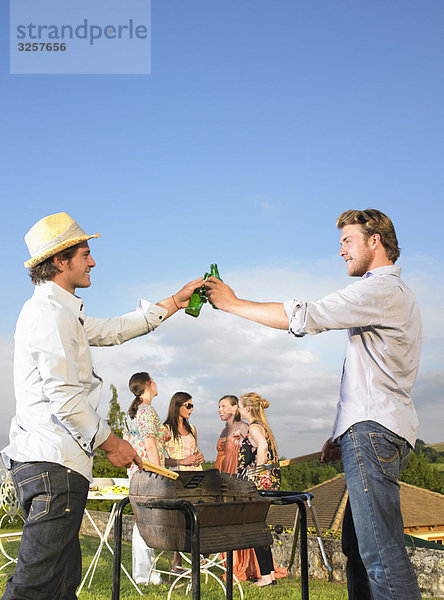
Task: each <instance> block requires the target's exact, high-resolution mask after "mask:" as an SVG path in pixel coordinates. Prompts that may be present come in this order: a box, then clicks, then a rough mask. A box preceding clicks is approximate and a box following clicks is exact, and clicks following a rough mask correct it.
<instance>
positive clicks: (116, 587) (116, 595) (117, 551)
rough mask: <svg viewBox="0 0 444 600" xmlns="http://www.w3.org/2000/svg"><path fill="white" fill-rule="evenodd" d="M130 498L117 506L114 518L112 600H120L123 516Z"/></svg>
mask: <svg viewBox="0 0 444 600" xmlns="http://www.w3.org/2000/svg"><path fill="white" fill-rule="evenodd" d="M128 502H129V498H128V497H127V498H124V499H123V500H121V501H120V502H119V504H118V505H117V510H116V516H115V517H114V556H113V590H112V600H120V567H121V564H122V515H123V509H124V508H125V506H126V505H127V504H128Z"/></svg>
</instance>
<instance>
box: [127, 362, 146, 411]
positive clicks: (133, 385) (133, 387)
mask: <svg viewBox="0 0 444 600" xmlns="http://www.w3.org/2000/svg"><path fill="white" fill-rule="evenodd" d="M150 383H151V377H150V375H149V373H147V372H146V371H141V372H140V373H134V375H131V377H130V380H129V382H128V386H129V389H130V391H131V392H132V393H133V394H134V396H135V398H134V400H133V401H132V402H131V406H130V407H129V409H128V414H129V416H130V417H131V418H132V419H134V417H135V416H136V414H137V410H138V408H139V406H140V405H141V404H142V400H141V399H140V396H141V395H142V394H143V392H144V391H145V389H146V386H147V385H149V384H150Z"/></svg>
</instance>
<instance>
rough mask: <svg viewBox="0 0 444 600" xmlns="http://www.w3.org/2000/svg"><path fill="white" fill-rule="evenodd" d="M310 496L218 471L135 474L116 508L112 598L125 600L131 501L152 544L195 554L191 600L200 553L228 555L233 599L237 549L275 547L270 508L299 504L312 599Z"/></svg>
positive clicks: (195, 598) (196, 591) (195, 599)
mask: <svg viewBox="0 0 444 600" xmlns="http://www.w3.org/2000/svg"><path fill="white" fill-rule="evenodd" d="M311 497H312V494H308V493H300V492H271V491H270V492H264V491H261V492H258V490H257V489H256V487H255V486H254V484H253V483H252V482H250V481H249V480H247V479H243V478H241V477H237V476H235V475H228V474H226V473H220V472H219V471H217V470H216V469H212V470H210V471H181V472H179V475H178V477H177V479H174V480H173V479H171V478H169V477H165V476H164V475H162V474H159V473H154V472H152V471H140V472H137V473H135V474H134V475H133V476H132V478H131V482H130V489H129V498H124V499H123V500H121V502H120V503H119V506H118V507H117V510H116V517H115V527H114V560H113V586H112V600H119V599H120V568H121V545H122V515H123V509H124V507H125V506H126V505H127V504H128V503H129V502H131V505H132V508H133V512H134V514H135V517H136V522H137V527H138V529H139V532H140V534H141V535H142V537H143V539H144V540H145V543H146V544H147V545H148V546H150V547H152V548H158V549H160V550H178V551H181V552H190V553H191V564H192V573H191V582H192V600H200V554H201V553H202V554H212V553H216V552H221V551H225V552H227V563H226V566H227V577H226V599H227V600H233V550H242V549H244V548H252V547H259V546H267V545H269V544H271V543H272V536H271V532H270V530H269V528H268V526H267V525H266V523H265V518H266V516H267V512H268V509H269V507H270V505H271V504H294V503H296V504H297V505H298V507H299V511H300V512H299V519H300V533H301V538H300V540H301V592H302V596H301V598H302V600H308V597H309V594H308V554H307V514H306V509H305V502H307V501H308V500H309V498H311ZM295 533H296V529H295Z"/></svg>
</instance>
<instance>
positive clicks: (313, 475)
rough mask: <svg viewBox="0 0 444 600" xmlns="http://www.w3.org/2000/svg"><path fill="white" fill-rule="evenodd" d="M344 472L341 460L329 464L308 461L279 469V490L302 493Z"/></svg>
mask: <svg viewBox="0 0 444 600" xmlns="http://www.w3.org/2000/svg"><path fill="white" fill-rule="evenodd" d="M343 471H344V469H343V467H342V460H337V461H334V462H332V463H329V464H323V463H320V462H319V461H315V460H313V461H310V462H306V463H302V464H299V465H291V466H289V467H284V468H282V469H281V478H282V482H281V490H286V491H288V490H291V491H299V492H301V491H303V490H306V489H308V488H310V487H312V486H313V485H317V484H318V483H322V482H324V481H327V480H328V479H332V478H333V477H335V475H337V474H338V473H342V472H343Z"/></svg>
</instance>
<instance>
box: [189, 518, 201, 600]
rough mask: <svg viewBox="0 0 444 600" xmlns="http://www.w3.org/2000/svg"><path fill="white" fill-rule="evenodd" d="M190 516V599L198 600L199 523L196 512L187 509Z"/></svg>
mask: <svg viewBox="0 0 444 600" xmlns="http://www.w3.org/2000/svg"><path fill="white" fill-rule="evenodd" d="M188 514H189V515H190V517H191V524H192V525H191V582H192V596H191V597H192V600H200V523H199V517H198V515H197V512H196V511H194V512H192V511H188Z"/></svg>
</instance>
